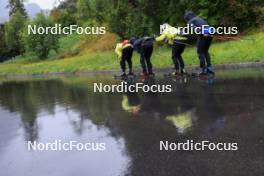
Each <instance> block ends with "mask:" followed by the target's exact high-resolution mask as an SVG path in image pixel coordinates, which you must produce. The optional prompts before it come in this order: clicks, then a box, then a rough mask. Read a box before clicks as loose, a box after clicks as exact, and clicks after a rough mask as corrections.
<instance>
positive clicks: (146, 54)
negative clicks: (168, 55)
mask: <svg viewBox="0 0 264 176" xmlns="http://www.w3.org/2000/svg"><path fill="white" fill-rule="evenodd" d="M184 19H185V21H186V23H187V24H189V25H191V26H193V27H199V28H200V29H201V28H202V26H205V25H208V23H207V22H206V21H205V20H204V19H203V18H201V17H198V16H196V15H195V14H194V13H193V12H191V11H188V12H186V13H185V15H184ZM164 25H166V28H165V31H163V33H162V34H161V35H160V36H158V37H148V36H144V37H142V38H135V37H132V38H131V39H129V40H128V39H126V40H123V41H122V42H121V43H118V44H117V46H116V48H115V52H116V54H117V55H118V58H119V59H120V66H121V70H122V73H121V75H120V76H121V77H126V76H133V75H134V73H133V69H132V66H133V64H132V55H133V51H137V52H138V53H139V54H140V64H141V67H142V72H141V76H153V75H154V73H153V69H152V63H151V55H152V52H153V44H154V41H156V42H166V43H168V44H169V45H170V46H171V48H172V60H173V63H174V68H175V71H174V72H173V73H172V75H175V76H177V75H185V74H187V73H186V71H185V69H184V68H185V65H184V60H183V58H182V53H183V52H184V49H185V47H186V45H187V43H186V41H187V40H188V36H185V35H182V31H179V30H177V29H176V28H175V29H174V30H171V28H172V26H170V25H169V24H164ZM172 31H173V32H172ZM211 42H212V36H211V35H210V34H197V54H198V57H199V60H200V68H201V71H200V72H199V73H198V74H199V75H207V74H214V72H213V69H212V64H211V57H210V54H209V52H208V51H209V48H210V45H211ZM126 62H127V64H128V69H129V71H128V74H127V73H126Z"/></svg>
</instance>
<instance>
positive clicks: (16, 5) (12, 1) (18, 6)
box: [7, 0, 27, 17]
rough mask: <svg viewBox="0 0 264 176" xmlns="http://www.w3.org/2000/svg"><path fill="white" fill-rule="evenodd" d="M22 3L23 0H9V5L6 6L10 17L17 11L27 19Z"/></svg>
mask: <svg viewBox="0 0 264 176" xmlns="http://www.w3.org/2000/svg"><path fill="white" fill-rule="evenodd" d="M23 3H24V0H9V4H8V6H7V7H8V8H9V16H12V15H14V14H15V13H16V12H17V11H19V12H20V13H21V14H22V15H23V16H24V17H27V12H26V10H25V7H24V4H23Z"/></svg>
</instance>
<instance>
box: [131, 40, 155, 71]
mask: <svg viewBox="0 0 264 176" xmlns="http://www.w3.org/2000/svg"><path fill="white" fill-rule="evenodd" d="M130 42H131V43H132V44H133V47H134V50H136V51H137V52H138V53H139V54H140V63H141V67H142V73H141V75H144V76H145V75H150V76H151V75H153V70H152V63H151V60H150V59H151V55H152V52H153V38H151V37H143V38H140V39H136V38H131V39H130Z"/></svg>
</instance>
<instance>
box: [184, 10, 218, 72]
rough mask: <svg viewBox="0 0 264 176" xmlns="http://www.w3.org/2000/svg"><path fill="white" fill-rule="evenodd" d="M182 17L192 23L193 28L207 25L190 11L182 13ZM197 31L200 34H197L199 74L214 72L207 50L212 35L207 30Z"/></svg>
mask: <svg viewBox="0 0 264 176" xmlns="http://www.w3.org/2000/svg"><path fill="white" fill-rule="evenodd" d="M184 19H185V21H186V22H187V24H189V25H193V27H194V28H198V27H199V28H200V29H202V26H205V25H207V26H208V23H207V22H206V21H205V20H204V19H202V18H200V17H197V16H196V15H195V14H194V13H193V12H192V11H188V12H186V13H185V15H184ZM208 27H209V26H208ZM199 32H200V33H201V34H199V35H198V41H197V53H198V56H199V60H200V67H201V69H202V70H201V72H200V73H199V74H200V75H206V74H214V72H213V68H212V64H211V56H210V54H209V52H208V50H209V48H210V46H211V43H212V36H211V35H210V34H209V33H208V31H207V32H205V31H201V30H200V31H199Z"/></svg>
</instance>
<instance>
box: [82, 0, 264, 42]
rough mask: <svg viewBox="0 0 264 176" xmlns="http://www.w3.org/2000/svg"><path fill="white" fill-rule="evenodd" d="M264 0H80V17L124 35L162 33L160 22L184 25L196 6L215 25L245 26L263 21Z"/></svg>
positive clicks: (255, 24) (243, 27)
mask: <svg viewBox="0 0 264 176" xmlns="http://www.w3.org/2000/svg"><path fill="white" fill-rule="evenodd" d="M263 3H264V1H263V0H253V1H252V0H212V1H208V0H197V1H193V0H157V1H153V0H97V1H96V0H78V1H77V11H78V13H77V18H78V20H79V21H81V22H83V21H94V20H95V21H97V22H98V23H99V24H102V23H103V24H107V25H108V26H109V27H110V29H111V31H112V32H114V33H116V34H118V35H119V36H120V37H121V38H127V37H131V36H142V35H146V34H153V33H158V31H159V25H160V24H163V23H166V22H167V23H170V24H171V25H173V26H179V25H181V26H183V25H185V21H184V20H183V16H184V12H185V10H192V11H194V12H195V13H196V14H197V15H199V16H201V17H203V18H205V19H206V20H207V21H208V22H209V24H210V25H213V26H219V25H221V26H237V27H238V28H239V30H240V31H241V30H244V29H247V28H250V27H252V26H253V27H254V26H257V25H260V24H261V23H263V15H262V14H263Z"/></svg>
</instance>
